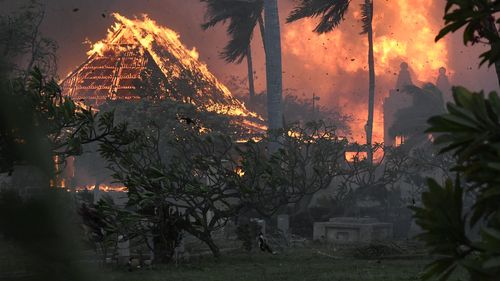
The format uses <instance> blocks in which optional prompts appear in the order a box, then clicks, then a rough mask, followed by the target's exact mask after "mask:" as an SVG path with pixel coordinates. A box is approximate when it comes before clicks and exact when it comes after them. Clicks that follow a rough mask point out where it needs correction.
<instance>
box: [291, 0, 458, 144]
mask: <svg viewBox="0 0 500 281" xmlns="http://www.w3.org/2000/svg"><path fill="white" fill-rule="evenodd" d="M362 2H364V1H361V0H357V1H352V3H351V8H350V11H349V13H348V15H346V20H345V21H344V22H343V23H342V24H341V25H340V27H339V28H338V29H336V30H334V31H332V32H330V33H327V34H322V35H317V34H314V33H313V32H312V30H313V29H314V27H315V26H316V24H317V21H318V20H317V19H306V20H303V21H299V22H297V23H293V24H291V25H285V26H284V33H283V39H284V40H283V50H284V53H285V55H289V56H291V57H292V59H293V60H298V61H299V62H300V63H301V64H302V65H303V67H304V68H305V72H304V74H306V75H310V76H311V78H310V79H309V80H311V81H310V82H308V81H307V80H306V79H301V80H297V82H298V83H299V84H304V83H309V84H310V87H311V88H313V89H315V90H316V91H317V92H320V93H322V95H323V97H324V99H322V100H330V101H332V100H335V102H336V103H337V105H347V106H346V109H345V110H344V113H345V114H350V115H353V117H354V118H355V119H356V120H355V123H354V124H351V125H352V130H353V133H354V136H353V138H354V139H355V140H356V141H360V142H364V140H363V139H364V135H365V130H364V126H365V124H366V119H367V115H368V113H367V101H368V93H367V92H366V93H364V91H365V88H364V87H362V86H359V83H362V85H365V84H363V81H362V80H361V81H359V82H358V80H359V79H366V81H365V82H366V89H367V85H368V41H367V38H366V35H359V32H360V30H361V13H360V9H359V6H358V4H361V3H362ZM435 2H436V1H432V0H415V1H408V0H394V1H374V4H375V6H374V9H375V10H374V21H373V28H374V54H375V69H376V74H377V89H376V95H377V97H376V109H375V114H376V116H375V120H374V121H375V122H374V141H377V142H381V141H383V135H384V134H383V116H382V108H381V105H382V103H381V101H382V99H383V97H384V96H385V95H387V94H388V92H389V90H390V89H391V87H394V85H395V80H396V77H397V76H396V75H397V72H398V71H399V65H400V63H401V62H402V61H406V62H407V63H408V64H409V65H410V67H411V69H412V71H413V75H414V76H413V81H414V82H435V77H436V76H437V73H438V69H439V68H440V67H446V68H448V69H450V67H449V65H448V63H449V62H448V44H447V42H446V41H445V40H442V41H439V42H438V43H435V42H434V38H435V36H436V35H437V33H438V31H439V29H440V27H441V26H442V22H441V19H440V18H433V17H432V16H430V14H432V12H433V11H435V10H436V3H435ZM285 63H286V62H285ZM451 72H453V71H452V70H451ZM311 73H313V74H311ZM319 79H321V81H319ZM349 79H352V80H349ZM354 79H358V80H354ZM304 80H305V81H304ZM354 81H355V82H354ZM290 82H291V83H294V82H295V81H293V80H292V81H290ZM360 91H362V92H360ZM366 91H367V90H366ZM327 93H332V94H329V96H325V94H327ZM358 97H360V98H361V100H360V99H358Z"/></svg>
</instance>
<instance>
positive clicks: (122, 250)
mask: <svg viewBox="0 0 500 281" xmlns="http://www.w3.org/2000/svg"><path fill="white" fill-rule="evenodd" d="M117 250H118V263H119V264H127V263H128V262H129V259H130V241H129V240H126V238H125V237H123V236H122V235H120V236H118V245H117Z"/></svg>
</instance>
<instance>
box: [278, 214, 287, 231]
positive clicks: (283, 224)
mask: <svg viewBox="0 0 500 281" xmlns="http://www.w3.org/2000/svg"><path fill="white" fill-rule="evenodd" d="M277 227H278V229H279V230H281V231H283V233H285V234H288V232H289V229H290V217H289V216H288V215H278V217H277Z"/></svg>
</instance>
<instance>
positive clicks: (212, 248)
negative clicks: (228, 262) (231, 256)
mask: <svg viewBox="0 0 500 281" xmlns="http://www.w3.org/2000/svg"><path fill="white" fill-rule="evenodd" d="M201 240H202V241H203V242H205V244H207V246H208V247H209V248H210V251H212V255H213V256H214V258H219V257H220V249H219V247H218V246H217V245H216V244H215V242H214V240H213V239H212V237H210V235H204V236H203V237H202V238H201Z"/></svg>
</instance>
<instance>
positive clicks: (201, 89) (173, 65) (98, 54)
mask: <svg viewBox="0 0 500 281" xmlns="http://www.w3.org/2000/svg"><path fill="white" fill-rule="evenodd" d="M113 16H114V18H115V19H116V23H115V24H114V25H113V26H112V27H111V28H110V29H109V30H108V35H107V37H106V38H105V39H104V40H101V41H99V42H97V43H95V44H94V45H93V48H92V49H91V50H90V51H89V52H88V53H87V54H88V59H87V60H86V61H85V62H84V63H83V64H81V65H80V66H79V67H77V68H76V69H75V70H74V71H72V72H71V73H70V74H69V75H68V76H67V77H66V78H65V79H64V80H63V81H62V82H61V86H62V88H63V92H64V94H66V95H68V96H70V97H72V98H73V99H74V100H76V101H81V102H84V103H85V104H87V105H90V106H93V107H98V106H99V105H101V104H103V103H104V102H105V101H106V100H117V99H121V100H139V99H141V98H143V97H145V95H154V96H155V97H156V98H160V99H163V98H168V99H173V100H175V101H179V102H184V103H190V104H193V105H194V106H196V107H197V108H198V109H200V110H206V111H210V112H216V113H218V114H223V115H227V116H230V117H231V118H232V119H234V120H235V121H234V122H239V123H241V125H242V127H243V128H245V129H247V130H248V132H249V133H255V132H264V131H265V129H266V127H265V126H264V124H263V119H262V118H261V117H259V116H258V115H257V114H256V113H254V112H251V111H250V110H248V109H247V108H246V107H245V105H244V104H243V103H242V102H240V101H239V100H238V99H236V98H235V97H233V96H232V94H231V93H230V91H229V90H228V89H227V88H226V86H224V85H223V84H222V83H220V82H219V80H218V79H217V78H216V77H215V76H214V75H213V74H212V73H211V72H210V71H209V70H208V68H207V66H206V65H205V64H203V63H201V62H200V61H199V60H198V53H197V51H196V50H195V49H192V50H189V49H187V48H186V47H185V46H184V45H183V44H182V43H181V41H180V40H179V35H178V34H177V33H176V32H174V31H173V30H171V29H168V28H165V27H161V26H158V25H157V24H156V22H154V21H153V20H151V19H149V18H148V17H147V16H144V17H143V18H142V19H128V18H125V17H123V16H121V15H119V14H113Z"/></svg>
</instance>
